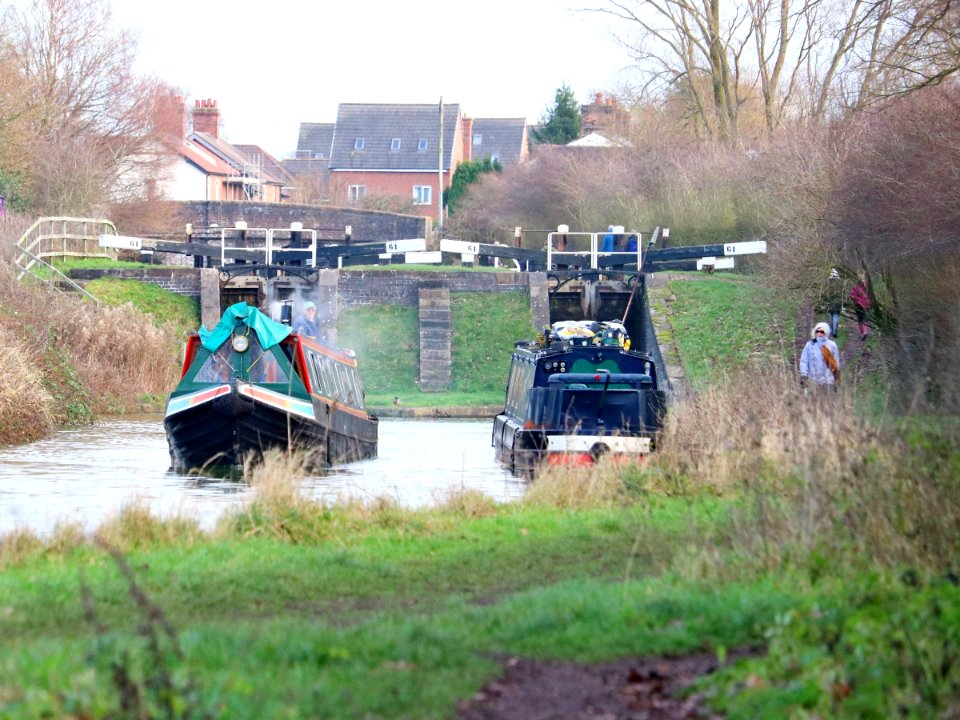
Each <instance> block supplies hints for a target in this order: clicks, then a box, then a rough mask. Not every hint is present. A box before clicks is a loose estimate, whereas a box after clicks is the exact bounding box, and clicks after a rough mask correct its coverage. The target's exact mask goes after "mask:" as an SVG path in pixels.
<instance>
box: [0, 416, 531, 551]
mask: <svg viewBox="0 0 960 720" xmlns="http://www.w3.org/2000/svg"><path fill="white" fill-rule="evenodd" d="M169 465H170V458H169V455H168V452H167V440H166V436H165V435H164V431H163V425H162V424H161V423H160V421H159V420H158V419H156V418H153V417H151V418H149V419H123V420H111V421H106V422H102V423H98V424H96V425H93V426H89V427H82V428H74V429H69V430H62V431H60V432H58V433H56V434H55V435H53V436H52V437H50V438H48V439H46V440H41V441H39V442H35V443H31V444H29V445H22V446H19V447H12V448H6V449H0V535H2V534H4V533H7V532H10V531H11V530H14V529H16V528H18V527H26V528H30V529H32V530H34V531H36V532H39V533H46V532H49V531H50V530H52V529H53V528H54V526H55V525H56V523H57V522H58V521H60V520H64V521H69V522H79V523H81V524H82V525H83V526H84V527H85V529H87V530H92V529H94V528H95V527H97V526H98V525H99V524H100V523H101V522H103V520H105V519H106V518H108V517H111V516H114V515H116V514H117V512H118V511H119V510H120V509H121V508H122V507H123V505H124V504H125V503H131V502H134V501H139V502H142V503H144V504H146V505H147V506H149V507H150V508H151V510H152V511H153V512H155V513H157V514H160V515H163V516H169V515H171V514H174V513H178V512H179V513H183V514H185V515H187V516H189V517H194V518H197V519H198V520H199V521H200V522H201V524H202V525H203V526H204V527H211V526H212V525H213V524H214V522H215V521H216V519H217V518H218V517H219V516H220V515H221V514H222V513H223V511H224V510H226V509H228V508H230V507H235V506H237V505H238V504H240V503H242V502H244V501H246V500H248V499H249V498H250V495H251V490H250V488H249V487H248V486H246V485H244V484H243V483H238V482H233V481H230V480H216V479H206V478H205V479H198V478H196V477H189V476H186V475H181V474H179V473H175V472H169V471H168V468H169ZM304 488H305V490H306V491H307V492H308V493H309V494H311V495H312V496H314V497H317V498H324V499H331V500H332V499H335V498H337V497H340V496H349V497H356V498H361V499H365V500H369V499H371V498H375V497H379V496H389V497H391V498H394V499H395V500H396V501H397V502H398V503H400V504H401V505H403V506H405V507H420V506H423V505H428V504H432V503H433V502H434V501H435V500H437V499H439V498H440V497H442V496H443V495H444V494H445V493H446V492H448V491H449V490H451V489H459V488H470V489H475V490H479V491H481V492H483V493H485V494H487V495H489V496H490V497H493V498H494V499H496V500H499V501H508V500H512V499H514V498H517V497H520V496H521V495H522V493H523V489H524V485H523V483H522V481H520V480H518V479H517V478H515V477H513V476H512V475H510V473H508V472H507V471H505V470H504V469H503V468H502V467H500V466H499V465H498V464H497V463H496V461H495V460H494V456H493V448H491V447H490V422H489V421H487V420H406V419H392V418H384V419H383V420H381V423H380V445H379V456H378V457H377V458H373V459H370V460H364V461H362V462H358V463H352V464H349V465H344V466H340V467H336V468H333V469H332V470H331V471H330V472H329V474H326V475H324V476H316V477H310V478H307V479H306V481H305V483H304Z"/></svg>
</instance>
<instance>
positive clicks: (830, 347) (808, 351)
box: [800, 322, 840, 390]
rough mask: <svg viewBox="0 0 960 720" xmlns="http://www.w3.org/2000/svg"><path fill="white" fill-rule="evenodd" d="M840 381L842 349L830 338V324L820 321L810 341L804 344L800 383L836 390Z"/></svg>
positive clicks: (801, 355) (803, 385) (802, 385)
mask: <svg viewBox="0 0 960 720" xmlns="http://www.w3.org/2000/svg"><path fill="white" fill-rule="evenodd" d="M839 382H840V350H839V349H838V348H837V344H836V343H835V342H834V341H833V340H831V339H830V325H828V324H827V323H825V322H819V323H817V324H816V325H814V326H813V331H812V332H811V333H810V341H809V342H806V343H804V344H803V352H802V353H800V385H801V387H806V386H807V384H808V383H812V384H813V385H815V386H820V387H829V388H833V389H834V390H835V389H836V388H837V384H838V383H839Z"/></svg>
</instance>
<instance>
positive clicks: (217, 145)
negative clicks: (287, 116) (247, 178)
mask: <svg viewBox="0 0 960 720" xmlns="http://www.w3.org/2000/svg"><path fill="white" fill-rule="evenodd" d="M188 139H189V140H192V141H193V142H194V143H196V144H197V145H200V146H202V147H203V148H204V149H206V150H207V151H209V152H211V153H213V154H215V155H217V156H219V157H220V158H221V159H222V160H224V161H225V162H227V163H228V164H229V165H231V166H232V167H233V168H234V169H235V170H236V171H237V172H238V173H242V174H245V175H250V174H251V173H253V172H254V171H255V170H256V171H257V172H256V174H257V175H258V176H259V178H260V180H261V181H262V182H265V183H268V184H270V185H284V184H286V181H285V180H284V179H282V178H280V177H277V176H276V175H274V174H273V173H271V172H270V171H269V170H268V169H267V168H265V167H257V160H256V158H255V157H254V158H248V157H247V155H245V154H244V153H242V152H241V151H240V150H238V149H237V147H236V146H234V145H231V144H230V143H228V142H227V141H226V140H223V139H221V138H218V137H214V136H213V135H211V134H210V133H207V132H194V133H190V135H189V137H188ZM261 152H263V151H261ZM274 162H276V161H275V160H274Z"/></svg>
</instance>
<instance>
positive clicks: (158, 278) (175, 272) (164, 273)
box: [70, 267, 200, 299]
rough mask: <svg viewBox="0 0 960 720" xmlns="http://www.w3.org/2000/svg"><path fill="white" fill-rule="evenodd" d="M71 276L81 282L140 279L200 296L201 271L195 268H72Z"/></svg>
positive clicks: (174, 290) (182, 293)
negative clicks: (109, 278) (102, 278)
mask: <svg viewBox="0 0 960 720" xmlns="http://www.w3.org/2000/svg"><path fill="white" fill-rule="evenodd" d="M70 277H71V278H72V279H73V280H77V281H79V282H81V284H82V282H83V281H85V280H96V279H97V278H101V277H113V278H119V279H121V280H139V281H141V282H146V283H150V284H151V285H157V286H158V287H162V288H163V289H164V290H169V291H170V292H173V293H176V294H177V295H186V296H188V297H192V298H198V299H199V298H200V271H199V270H196V269H194V268H192V267H191V268H157V269H153V268H123V269H120V268H110V269H103V270H96V269H81V270H71V271H70Z"/></svg>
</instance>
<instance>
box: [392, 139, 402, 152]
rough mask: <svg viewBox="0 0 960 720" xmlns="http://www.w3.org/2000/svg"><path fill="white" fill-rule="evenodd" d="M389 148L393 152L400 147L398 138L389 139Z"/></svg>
mask: <svg viewBox="0 0 960 720" xmlns="http://www.w3.org/2000/svg"><path fill="white" fill-rule="evenodd" d="M390 149H391V150H393V151H394V152H396V151H397V150H399V149H400V138H394V139H393V140H391V141H390Z"/></svg>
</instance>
